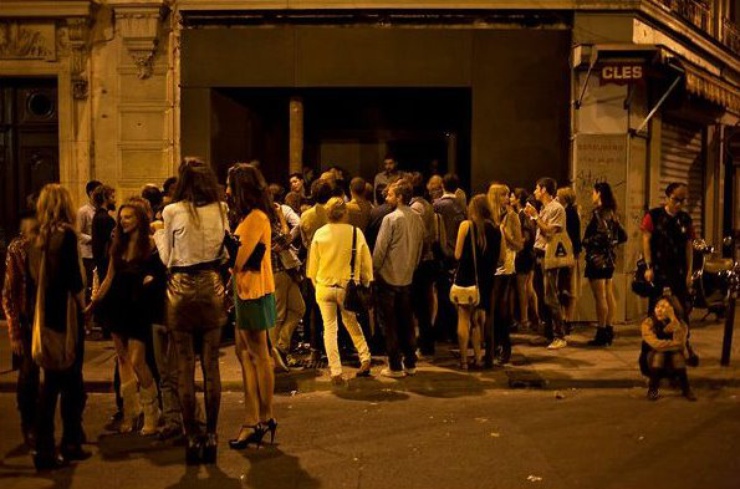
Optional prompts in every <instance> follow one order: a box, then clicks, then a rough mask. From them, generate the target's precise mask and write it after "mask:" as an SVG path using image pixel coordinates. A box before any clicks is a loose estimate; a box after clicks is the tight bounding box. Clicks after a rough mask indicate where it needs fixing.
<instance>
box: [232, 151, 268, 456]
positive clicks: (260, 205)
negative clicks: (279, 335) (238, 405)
mask: <svg viewBox="0 0 740 489" xmlns="http://www.w3.org/2000/svg"><path fill="white" fill-rule="evenodd" d="M227 193H228V195H229V202H230V204H231V209H230V210H231V211H232V212H233V213H234V214H235V216H236V218H237V221H238V222H239V224H238V225H237V227H236V230H235V232H234V234H235V235H236V236H237V237H238V238H239V242H240V243H241V246H240V247H239V252H238V253H237V256H236V262H235V264H234V275H233V283H234V304H235V309H236V354H237V357H238V358H239V362H240V364H241V367H242V375H243V377H244V400H245V402H244V407H245V408H246V413H245V418H244V423H243V424H242V426H241V428H240V429H239V433H237V436H236V438H234V439H232V440H229V446H230V447H231V448H233V449H242V448H246V447H247V446H249V445H250V444H255V445H257V446H259V445H261V444H262V439H263V438H264V436H265V435H266V434H267V433H268V432H269V433H270V441H271V442H272V441H274V439H275V431H276V430H277V421H276V420H275V417H274V415H273V412H272V396H273V391H274V390H275V373H274V371H273V368H272V362H271V360H270V348H269V346H268V341H267V340H268V336H267V332H268V330H270V329H271V328H274V327H275V323H276V317H277V311H276V307H275V279H274V277H273V273H272V259H271V256H270V255H271V254H270V250H271V249H272V224H271V223H273V222H276V221H279V217H278V216H277V214H276V210H275V206H274V205H273V202H272V197H271V195H270V192H269V191H268V188H267V183H266V182H265V179H264V177H263V176H262V173H260V171H259V170H258V169H257V168H255V167H254V166H252V165H249V164H246V163H237V164H236V165H234V166H232V167H231V168H230V169H229V173H228V182H227Z"/></svg>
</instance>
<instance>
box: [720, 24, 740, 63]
mask: <svg viewBox="0 0 740 489" xmlns="http://www.w3.org/2000/svg"><path fill="white" fill-rule="evenodd" d="M723 27H724V28H723V30H722V33H723V35H722V38H723V39H722V42H724V44H725V46H727V47H728V48H730V50H732V52H734V53H735V54H739V55H740V29H738V27H737V25H736V24H735V23H734V22H732V21H730V20H729V19H725V21H724V26H723Z"/></svg>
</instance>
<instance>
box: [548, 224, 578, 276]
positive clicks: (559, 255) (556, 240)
mask: <svg viewBox="0 0 740 489" xmlns="http://www.w3.org/2000/svg"><path fill="white" fill-rule="evenodd" d="M575 264H576V259H575V256H574V255H573V243H571V241H570V238H569V237H568V233H566V232H565V231H560V232H559V233H555V234H554V235H553V237H552V238H550V241H548V242H547V245H546V246H545V259H544V261H543V262H542V268H544V269H545V270H552V269H553V268H570V267H573V266H575Z"/></svg>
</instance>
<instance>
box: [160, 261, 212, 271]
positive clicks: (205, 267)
mask: <svg viewBox="0 0 740 489" xmlns="http://www.w3.org/2000/svg"><path fill="white" fill-rule="evenodd" d="M220 266H221V260H213V261H207V262H203V263H196V264H195V265H188V266H185V267H172V268H170V272H172V273H190V274H195V273H198V272H205V271H216V270H218V269H219V267H220Z"/></svg>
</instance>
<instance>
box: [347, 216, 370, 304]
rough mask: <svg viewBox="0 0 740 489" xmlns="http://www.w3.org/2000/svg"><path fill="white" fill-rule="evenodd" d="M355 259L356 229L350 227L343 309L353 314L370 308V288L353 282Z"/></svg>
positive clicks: (356, 281)
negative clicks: (347, 279) (350, 250)
mask: <svg viewBox="0 0 740 489" xmlns="http://www.w3.org/2000/svg"><path fill="white" fill-rule="evenodd" d="M356 258H357V227H356V226H352V259H351V260H350V262H349V268H350V277H349V282H347V290H346V291H345V294H344V308H345V309H346V310H348V311H352V312H354V313H359V312H364V311H367V309H368V307H369V306H370V295H371V294H370V287H366V286H364V285H363V284H362V281H360V280H359V279H358V280H355V259H356Z"/></svg>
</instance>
